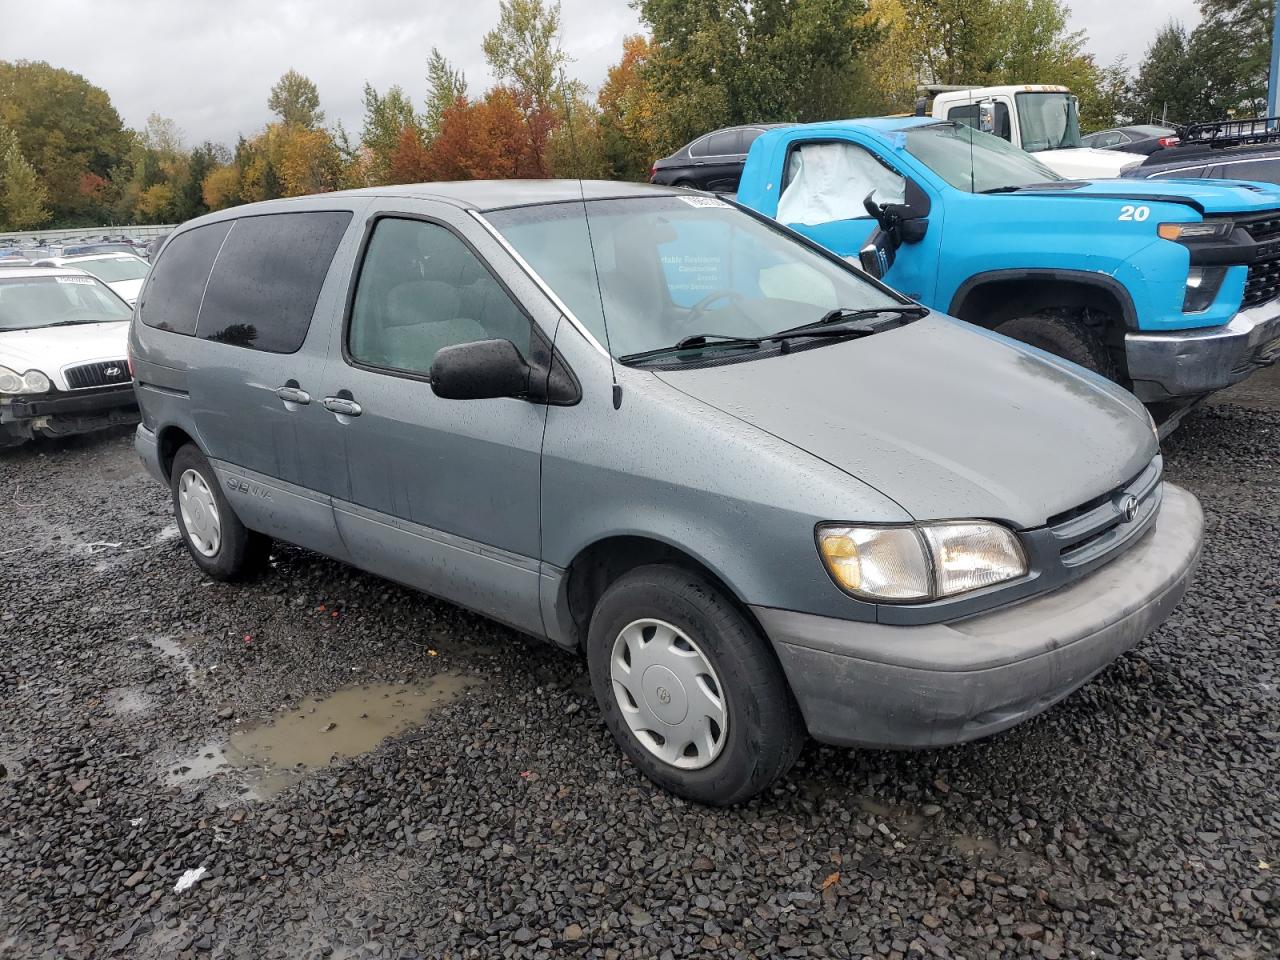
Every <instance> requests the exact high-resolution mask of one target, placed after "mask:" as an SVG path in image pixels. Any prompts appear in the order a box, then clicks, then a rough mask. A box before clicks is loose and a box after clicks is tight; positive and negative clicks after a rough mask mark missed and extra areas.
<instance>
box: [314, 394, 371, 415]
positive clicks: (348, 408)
mask: <svg viewBox="0 0 1280 960" xmlns="http://www.w3.org/2000/svg"><path fill="white" fill-rule="evenodd" d="M321 402H322V403H323V404H324V408H325V409H326V410H328V411H329V412H330V413H336V414H338V415H339V416H343V417H358V416H360V413H361V409H360V404H358V403H356V402H355V401H354V400H352V399H350V398H349V397H325V398H324V400H322V401H321Z"/></svg>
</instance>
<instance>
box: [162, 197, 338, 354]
mask: <svg viewBox="0 0 1280 960" xmlns="http://www.w3.org/2000/svg"><path fill="white" fill-rule="evenodd" d="M350 222H351V213H350V211H338V212H329V211H326V212H323V213H321V212H316V213H310V212H308V213H273V214H267V215H266V216H260V217H243V218H241V219H239V220H236V221H235V226H234V227H233V228H232V230H231V233H230V234H229V235H228V236H227V240H226V243H224V244H223V245H222V252H221V253H219V254H218V260H217V263H215V264H214V267H213V274H212V275H211V276H210V277H209V286H208V289H206V290H205V294H204V306H203V307H202V308H201V309H200V325H199V330H198V333H199V336H200V337H202V338H204V339H206V340H217V341H219V342H220V343H230V344H234V345H235V346H238V347H249V348H251V349H253V350H265V351H268V352H270V353H293V352H294V351H295V350H297V349H298V348H299V347H301V346H302V341H303V340H305V339H306V336H307V329H308V328H309V327H310V326H311V315H312V314H313V313H315V309H316V301H317V300H319V299H320V288H321V287H322V286H323V285H324V279H325V277H326V276H327V275H328V273H329V265H330V264H331V263H332V262H333V255H334V253H335V252H336V251H337V249H338V243H339V242H340V241H341V240H342V234H343V233H344V232H345V231H346V229H347V224H348V223H350ZM165 256H168V254H167V253H166V254H165ZM161 259H162V260H163V259H164V257H162V258H161Z"/></svg>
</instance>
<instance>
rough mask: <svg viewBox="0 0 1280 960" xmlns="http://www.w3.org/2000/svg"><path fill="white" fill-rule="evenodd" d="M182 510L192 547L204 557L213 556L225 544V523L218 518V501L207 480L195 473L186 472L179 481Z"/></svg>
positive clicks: (183, 520)
mask: <svg viewBox="0 0 1280 960" xmlns="http://www.w3.org/2000/svg"><path fill="white" fill-rule="evenodd" d="M178 509H179V510H181V511H182V525H183V526H184V527H185V528H186V530H187V539H188V540H190V541H191V546H193V547H195V548H196V550H197V551H198V552H199V553H200V555H201V556H203V557H212V556H213V555H214V554H216V553H217V552H218V547H220V546H221V545H222V521H221V520H220V519H219V518H218V502H217V501H216V500H215V499H214V498H213V491H212V490H210V489H209V485H208V484H207V483H205V482H204V477H202V476H200V474H199V473H197V472H196V471H195V470H186V471H183V474H182V476H181V477H179V478H178Z"/></svg>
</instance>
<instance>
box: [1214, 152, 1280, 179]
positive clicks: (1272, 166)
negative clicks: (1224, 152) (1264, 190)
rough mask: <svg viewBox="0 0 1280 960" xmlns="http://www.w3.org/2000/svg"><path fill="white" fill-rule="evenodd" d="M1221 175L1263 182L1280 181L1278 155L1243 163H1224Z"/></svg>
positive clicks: (1279, 159) (1279, 160) (1279, 158)
mask: <svg viewBox="0 0 1280 960" xmlns="http://www.w3.org/2000/svg"><path fill="white" fill-rule="evenodd" d="M1221 170H1222V173H1221V174H1220V175H1221V176H1223V177H1229V178H1231V179H1232V180H1261V181H1262V182H1264V183H1280V157H1271V158H1270V159H1262V160H1247V161H1245V162H1244V163H1226V164H1223V165H1222V167H1221Z"/></svg>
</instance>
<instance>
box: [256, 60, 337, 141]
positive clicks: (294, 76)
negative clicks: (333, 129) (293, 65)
mask: <svg viewBox="0 0 1280 960" xmlns="http://www.w3.org/2000/svg"><path fill="white" fill-rule="evenodd" d="M267 108H268V109H269V110H270V111H271V112H272V113H274V114H276V115H277V116H279V117H280V119H281V120H283V121H284V122H285V123H295V124H297V125H298V126H300V127H306V128H307V129H313V128H315V127H318V126H320V124H322V123H324V113H323V111H321V109H320V93H319V91H317V90H316V85H315V84H314V83H312V82H311V81H310V80H309V79H307V78H306V77H304V76H303V75H302V74H300V73H299V72H298V71H297V70H293V69H290V70H288V71H287V72H286V73H285V74H284V76H282V77H281V78H280V79H279V80H277V81H276V85H275V86H274V87H272V88H271V94H270V95H269V96H268V97H267Z"/></svg>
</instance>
